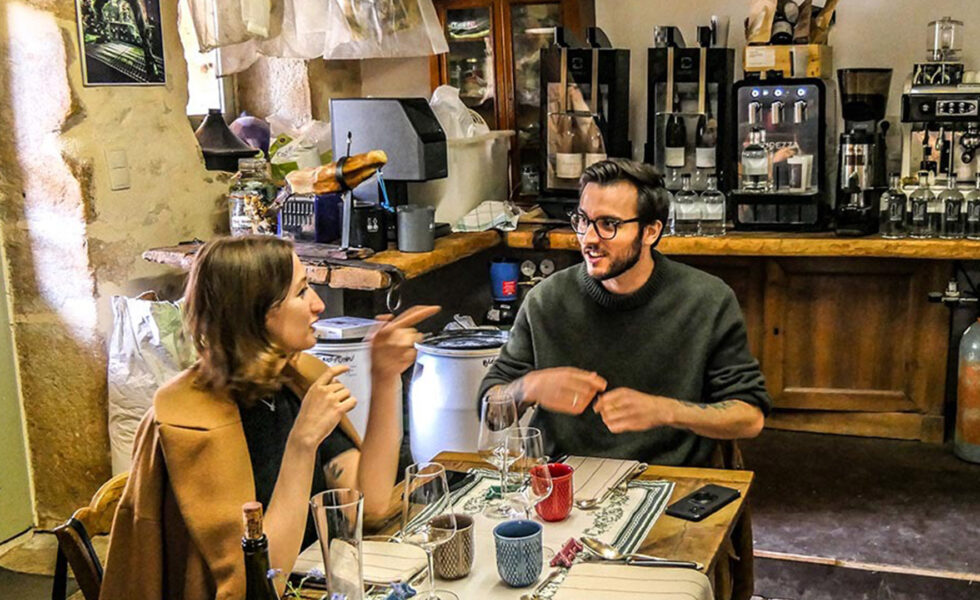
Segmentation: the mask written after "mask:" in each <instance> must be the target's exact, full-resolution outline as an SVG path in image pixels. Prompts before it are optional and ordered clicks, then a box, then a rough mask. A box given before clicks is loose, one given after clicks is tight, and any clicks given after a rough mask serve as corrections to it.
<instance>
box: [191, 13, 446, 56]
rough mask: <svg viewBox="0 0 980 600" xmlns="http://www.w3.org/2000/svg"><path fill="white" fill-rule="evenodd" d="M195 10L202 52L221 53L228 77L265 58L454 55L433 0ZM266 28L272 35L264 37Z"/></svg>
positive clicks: (195, 20) (195, 22) (195, 23)
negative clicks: (216, 48) (216, 51)
mask: <svg viewBox="0 0 980 600" xmlns="http://www.w3.org/2000/svg"><path fill="white" fill-rule="evenodd" d="M189 3H190V5H191V13H192V18H193V20H194V26H195V28H196V30H197V35H198V39H199V41H200V46H201V49H202V50H209V49H211V48H215V47H220V48H221V53H220V55H221V56H220V65H219V72H220V73H221V74H222V75H227V74H231V73H235V72H238V71H241V70H244V69H247V68H248V67H249V66H251V64H252V63H254V62H255V60H256V59H257V58H258V57H259V56H275V57H282V58H302V59H314V58H324V59H362V58H395V57H409V56H428V55H432V54H442V53H445V52H448V51H449V46H448V44H447V43H446V38H445V36H444V35H443V32H442V26H441V25H440V24H439V18H438V16H437V14H436V10H435V7H434V6H433V5H432V0H189ZM266 11H267V12H266ZM264 16H268V19H264V18H263V17H264ZM263 27H265V28H267V31H268V32H269V33H268V35H260V34H261V32H262V31H263Z"/></svg>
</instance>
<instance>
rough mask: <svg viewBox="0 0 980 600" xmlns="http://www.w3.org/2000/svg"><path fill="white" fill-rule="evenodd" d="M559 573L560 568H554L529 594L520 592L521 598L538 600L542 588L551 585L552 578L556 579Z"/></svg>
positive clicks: (522, 599) (523, 599)
mask: <svg viewBox="0 0 980 600" xmlns="http://www.w3.org/2000/svg"><path fill="white" fill-rule="evenodd" d="M559 575H561V569H555V570H554V571H552V572H551V573H549V574H548V576H547V577H545V578H544V580H543V581H542V582H541V583H539V584H538V587H536V588H534V590H533V591H532V592H531V593H530V594H521V600H539V598H541V596H540V595H539V594H540V593H541V592H543V591H544V588H546V587H548V586H549V585H551V583H552V582H553V581H554V580H556V579H558V576H559Z"/></svg>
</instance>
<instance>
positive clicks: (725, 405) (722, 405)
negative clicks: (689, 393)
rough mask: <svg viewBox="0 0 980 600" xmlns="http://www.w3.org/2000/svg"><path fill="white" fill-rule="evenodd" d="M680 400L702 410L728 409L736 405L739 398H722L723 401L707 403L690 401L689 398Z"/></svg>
mask: <svg viewBox="0 0 980 600" xmlns="http://www.w3.org/2000/svg"><path fill="white" fill-rule="evenodd" d="M678 402H680V403H681V404H685V405H687V406H693V407H694V408H700V409H701V410H727V409H729V408H732V407H733V406H735V404H736V403H737V402H738V400H722V401H721V402H711V403H707V404H705V403H703V402H688V401H687V400H678Z"/></svg>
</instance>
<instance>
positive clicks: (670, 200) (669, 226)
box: [663, 188, 676, 236]
mask: <svg viewBox="0 0 980 600" xmlns="http://www.w3.org/2000/svg"><path fill="white" fill-rule="evenodd" d="M675 207H676V204H675V200H674V194H673V193H672V192H671V191H670V188H667V223H665V224H664V233H663V234H664V236H671V235H674V214H675Z"/></svg>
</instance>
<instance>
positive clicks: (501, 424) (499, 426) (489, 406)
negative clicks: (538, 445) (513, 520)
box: [477, 396, 523, 519]
mask: <svg viewBox="0 0 980 600" xmlns="http://www.w3.org/2000/svg"><path fill="white" fill-rule="evenodd" d="M515 427H517V405H516V404H515V403H514V400H513V399H512V398H510V397H509V396H495V397H486V398H484V399H483V408H482V410H481V411H480V435H479V440H478V442H477V451H478V452H479V454H480V458H482V459H483V460H485V461H486V462H488V463H490V464H491V465H493V466H494V467H495V468H496V469H497V471H498V472H499V473H500V495H501V500H498V501H496V502H492V503H491V504H490V505H489V506H487V508H486V510H484V511H483V514H484V516H486V517H489V518H491V519H506V518H508V517H510V509H509V508H508V506H507V504H506V503H505V502H503V497H504V494H505V492H506V490H507V469H508V468H509V467H510V465H511V464H513V463H514V461H516V460H517V459H518V458H520V457H521V453H523V447H521V446H519V445H518V444H516V442H510V444H512V445H511V446H510V447H508V444H509V442H508V440H509V439H510V438H509V434H510V432H511V430H513V429H514V428H515Z"/></svg>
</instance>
